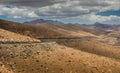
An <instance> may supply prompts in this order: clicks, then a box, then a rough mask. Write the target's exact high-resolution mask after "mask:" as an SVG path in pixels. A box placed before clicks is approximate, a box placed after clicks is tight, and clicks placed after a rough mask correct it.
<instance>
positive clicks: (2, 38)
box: [0, 29, 40, 42]
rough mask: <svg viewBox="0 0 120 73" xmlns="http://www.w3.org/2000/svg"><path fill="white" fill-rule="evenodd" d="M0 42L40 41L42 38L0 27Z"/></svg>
mask: <svg viewBox="0 0 120 73" xmlns="http://www.w3.org/2000/svg"><path fill="white" fill-rule="evenodd" d="M0 42H40V40H37V39H33V38H30V37H28V36H23V35H20V34H16V33H13V32H10V31H7V30H4V29H0Z"/></svg>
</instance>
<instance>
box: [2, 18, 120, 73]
mask: <svg viewBox="0 0 120 73" xmlns="http://www.w3.org/2000/svg"><path fill="white" fill-rule="evenodd" d="M88 26H89V28H88ZM102 26H103V25H102V24H101V27H100V26H99V27H98V26H97V25H75V24H62V25H60V24H49V23H40V24H36V25H31V24H24V23H17V22H11V21H6V20H0V73H120V44H119V42H120V40H119V39H120V38H119V31H118V30H119V27H120V26H116V27H115V26H114V28H111V27H113V26H109V25H108V26H109V28H107V29H106V28H104V27H102ZM108 26H107V27H108ZM48 27H49V28H48ZM115 28H116V29H115ZM106 37H108V38H106Z"/></svg>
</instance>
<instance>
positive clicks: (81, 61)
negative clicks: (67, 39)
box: [0, 43, 120, 73]
mask: <svg viewBox="0 0 120 73" xmlns="http://www.w3.org/2000/svg"><path fill="white" fill-rule="evenodd" d="M15 45H16V46H15ZM0 48H1V49H0V55H2V57H1V56H0V61H2V62H3V65H4V67H6V69H8V70H11V71H13V73H119V72H120V62H117V61H115V60H112V59H110V58H107V57H102V56H97V55H95V54H91V53H86V52H82V51H80V50H75V49H72V48H68V47H65V46H60V45H58V44H56V43H37V44H36V43H31V44H1V45H0ZM3 73H4V72H3ZM8 73H10V72H8Z"/></svg>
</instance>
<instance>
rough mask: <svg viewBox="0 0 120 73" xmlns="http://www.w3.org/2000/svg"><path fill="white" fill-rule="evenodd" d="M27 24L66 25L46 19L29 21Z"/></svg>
mask: <svg viewBox="0 0 120 73" xmlns="http://www.w3.org/2000/svg"><path fill="white" fill-rule="evenodd" d="M24 23H25V24H41V23H49V24H64V23H62V22H59V21H55V20H44V19H36V20H32V21H27V22H24Z"/></svg>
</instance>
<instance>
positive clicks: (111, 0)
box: [0, 0, 120, 22]
mask: <svg viewBox="0 0 120 73" xmlns="http://www.w3.org/2000/svg"><path fill="white" fill-rule="evenodd" d="M0 4H2V5H1V6H0V9H1V10H0V15H6V16H8V17H11V18H28V19H31V18H45V19H58V20H63V19H70V20H72V19H74V18H75V19H77V18H78V19H77V20H79V21H80V20H83V21H85V20H86V21H95V22H97V21H98V22H104V21H110V20H111V21H112V20H114V19H116V20H117V19H119V16H112V15H111V16H100V15H96V13H98V12H103V11H107V10H120V0H0ZM6 5H12V6H14V7H13V8H7V7H5V6H6Z"/></svg>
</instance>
